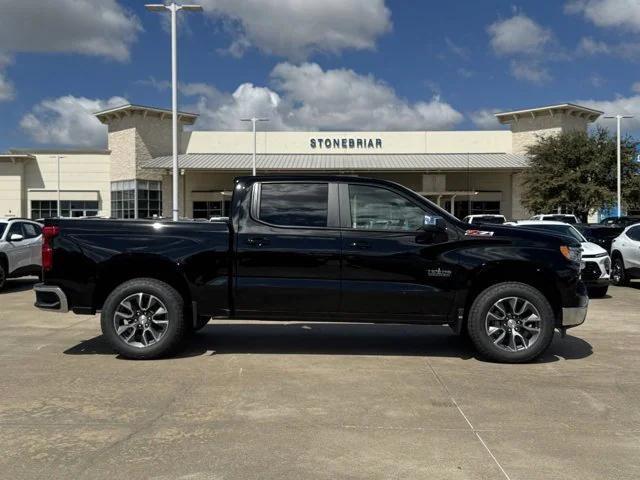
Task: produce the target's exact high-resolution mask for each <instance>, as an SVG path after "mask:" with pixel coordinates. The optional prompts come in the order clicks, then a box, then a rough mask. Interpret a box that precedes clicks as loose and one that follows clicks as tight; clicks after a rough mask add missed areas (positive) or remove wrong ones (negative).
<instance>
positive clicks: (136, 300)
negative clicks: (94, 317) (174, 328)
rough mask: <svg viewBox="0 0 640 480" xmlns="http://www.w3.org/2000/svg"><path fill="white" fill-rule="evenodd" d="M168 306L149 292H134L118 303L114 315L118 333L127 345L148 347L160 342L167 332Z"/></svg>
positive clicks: (114, 323) (114, 325) (114, 324)
mask: <svg viewBox="0 0 640 480" xmlns="http://www.w3.org/2000/svg"><path fill="white" fill-rule="evenodd" d="M168 326H169V317H168V312H167V307H165V305H164V303H162V301H160V299H159V298H158V297H156V296H154V295H151V294H149V293H142V292H139V293H134V294H133V295H129V296H128V297H126V298H125V299H124V300H122V301H121V302H120V303H119V304H118V308H116V312H115V314H114V315H113V327H114V328H115V331H116V334H117V335H118V336H119V337H120V338H121V339H122V341H124V342H125V343H126V344H127V345H130V346H132V347H136V348H146V347H150V346H151V345H154V344H156V343H158V342H159V341H160V340H161V339H162V337H163V336H164V335H165V333H166V332H167V328H168Z"/></svg>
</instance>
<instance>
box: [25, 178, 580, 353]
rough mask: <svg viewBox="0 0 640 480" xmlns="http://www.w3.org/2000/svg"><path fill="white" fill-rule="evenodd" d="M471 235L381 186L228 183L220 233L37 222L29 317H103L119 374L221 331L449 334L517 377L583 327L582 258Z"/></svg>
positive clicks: (191, 227) (523, 234)
mask: <svg viewBox="0 0 640 480" xmlns="http://www.w3.org/2000/svg"><path fill="white" fill-rule="evenodd" d="M470 227H472V226H470V225H469V224H464V223H462V222H461V221H460V220H458V219H456V218H455V217H453V216H452V215H450V214H449V213H447V212H446V211H444V210H442V209H441V208H439V207H437V206H436V205H434V204H433V203H431V202H430V201H428V200H426V199H425V198H423V197H422V196H420V195H418V194H416V193H414V192H412V191H410V190H408V189H406V188H404V187H402V186H400V185H397V184H394V183H391V182H386V181H382V180H371V179H366V178H360V177H341V176H327V177H318V176H273V177H240V178H238V179H236V180H235V184H234V189H233V197H232V201H231V214H230V220H229V221H228V222H210V223H209V222H175V223H174V222H164V221H163V222H154V221H143V220H73V219H68V220H47V221H46V223H45V228H44V234H45V242H44V246H43V269H44V282H43V283H42V284H40V285H37V286H36V287H35V293H36V306H38V307H39V308H42V309H45V310H58V311H65V310H68V309H71V310H73V311H74V312H75V313H78V314H93V313H95V312H97V311H100V312H101V325H102V331H103V333H104V335H105V337H106V338H107V339H108V340H109V342H110V343H111V345H112V346H113V347H114V348H115V350H117V351H118V352H120V353H121V354H122V355H124V356H126V357H129V358H156V357H159V356H163V355H169V354H171V353H172V352H174V351H175V350H176V348H178V346H179V345H180V343H181V342H182V340H183V339H184V338H185V337H186V336H187V335H188V334H189V332H190V331H193V330H197V329H198V328H201V327H202V326H203V325H205V324H206V322H207V321H208V320H209V318H210V317H226V318H238V319H261V320H304V321H323V322H328V321H329V322H372V323H418V324H429V325H449V326H450V327H451V328H452V329H453V330H454V331H455V332H456V333H463V332H468V334H469V336H470V338H471V340H472V341H473V344H474V345H475V347H476V348H477V349H478V351H479V352H480V353H481V354H482V355H483V356H485V357H487V358H489V359H492V360H496V361H503V362H525V361H529V360H531V359H533V358H535V357H537V356H539V355H540V354H542V352H544V351H545V349H546V348H547V347H548V346H549V344H550V342H551V340H552V337H553V334H554V329H556V328H558V329H561V330H563V331H564V330H566V329H567V328H570V327H575V326H577V325H580V324H581V323H582V322H583V321H584V319H585V316H586V312H587V305H588V297H587V293H586V289H585V286H584V284H583V283H582V282H581V281H580V261H581V250H580V244H579V242H577V241H576V240H573V239H570V238H566V237H561V236H554V235H548V234H543V233H537V232H532V231H528V230H523V229H517V228H513V227H511V228H510V227H504V226H497V225H493V226H488V225H483V226H482V227H481V229H477V228H476V227H473V228H470Z"/></svg>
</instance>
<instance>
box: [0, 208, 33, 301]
mask: <svg viewBox="0 0 640 480" xmlns="http://www.w3.org/2000/svg"><path fill="white" fill-rule="evenodd" d="M41 274H42V225H40V224H39V223H37V222H34V221H32V220H27V219H24V218H0V290H2V289H3V288H4V286H5V285H6V283H7V279H8V278H17V277H25V276H28V275H35V276H40V275H41Z"/></svg>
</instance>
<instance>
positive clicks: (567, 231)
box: [522, 223, 587, 243]
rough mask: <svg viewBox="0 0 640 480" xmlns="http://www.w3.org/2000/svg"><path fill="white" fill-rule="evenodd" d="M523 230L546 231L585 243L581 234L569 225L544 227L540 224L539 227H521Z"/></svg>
mask: <svg viewBox="0 0 640 480" xmlns="http://www.w3.org/2000/svg"><path fill="white" fill-rule="evenodd" d="M522 226H523V227H525V228H532V229H534V230H546V231H548V232H553V233H559V234H560V235H565V236H567V237H571V238H575V239H576V240H577V241H579V242H580V243H584V242H586V241H587V239H586V238H584V237H583V236H582V234H581V233H580V232H579V231H578V230H576V229H575V228H574V227H572V226H571V225H545V224H544V223H541V224H539V225H522Z"/></svg>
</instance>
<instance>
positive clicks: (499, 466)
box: [425, 358, 511, 480]
mask: <svg viewBox="0 0 640 480" xmlns="http://www.w3.org/2000/svg"><path fill="white" fill-rule="evenodd" d="M425 360H426V362H427V365H428V366H429V368H430V369H431V373H433V376H434V377H436V380H437V381H438V383H439V384H440V385H441V386H442V388H443V389H444V391H445V392H447V395H448V396H449V398H450V399H451V402H453V404H454V405H455V407H456V408H457V409H458V412H460V415H462V418H464V419H465V421H466V422H467V424H468V425H469V427H470V428H471V431H472V432H473V434H474V435H475V436H476V437H478V440H480V443H481V444H482V446H483V447H484V448H485V450H486V451H487V453H489V455H491V458H493V461H494V462H495V464H496V465H497V466H498V468H499V469H500V471H501V472H502V474H503V475H504V476H505V478H506V479H507V480H511V477H510V476H509V474H508V473H507V472H506V471H505V469H504V468H503V467H502V465H501V464H500V462H499V461H498V459H497V458H496V456H495V455H494V454H493V452H492V451H491V449H490V448H489V446H488V445H487V444H486V443H485V441H484V440H483V439H482V437H481V436H480V432H479V431H478V430H476V429H475V428H474V426H473V424H472V423H471V421H470V420H469V418H468V417H467V416H466V415H465V413H464V412H463V411H462V408H460V405H458V402H456V399H455V398H454V396H453V395H452V394H451V391H450V390H449V387H447V384H446V383H444V380H442V378H440V375H438V373H437V372H436V371H435V369H434V368H433V365H431V362H430V361H429V359H428V358H427V359H425Z"/></svg>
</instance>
